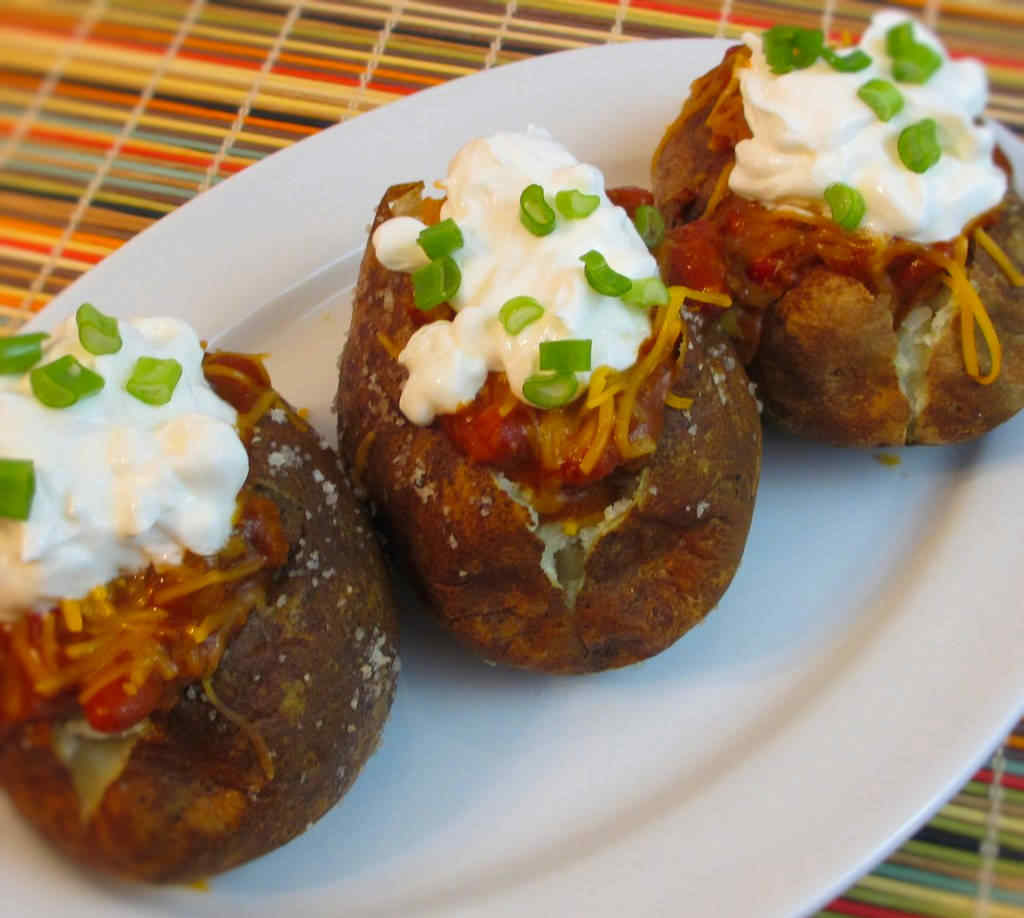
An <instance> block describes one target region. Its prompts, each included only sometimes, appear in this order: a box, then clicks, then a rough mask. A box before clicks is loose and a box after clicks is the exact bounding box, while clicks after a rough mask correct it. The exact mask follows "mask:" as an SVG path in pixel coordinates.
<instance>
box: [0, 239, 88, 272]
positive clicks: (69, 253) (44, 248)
mask: <svg viewBox="0 0 1024 918" xmlns="http://www.w3.org/2000/svg"><path fill="white" fill-rule="evenodd" d="M0 243H3V244H4V245H9V246H13V247H14V248H16V249H24V250H25V251H28V252H41V253H42V254H44V255H49V254H50V253H51V252H53V249H54V246H53V245H47V244H46V243H44V242H26V241H25V240H24V239H11V238H10V237H9V236H4V235H2V234H0ZM60 254H61V256H62V257H65V258H74V259H77V260H78V261H87V262H89V264H91V265H98V264H99V263H100V262H101V261H102V260H103V258H104V256H103V255H97V254H95V253H94V252H80V251H79V250H78V249H75V248H71V247H69V248H66V249H63V250H62V251H61V253H60Z"/></svg>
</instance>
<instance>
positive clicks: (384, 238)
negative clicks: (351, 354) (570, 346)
mask: <svg viewBox="0 0 1024 918" xmlns="http://www.w3.org/2000/svg"><path fill="white" fill-rule="evenodd" d="M531 184H538V185H540V186H541V187H542V188H543V189H544V192H545V197H546V198H547V200H548V202H549V203H551V204H552V205H553V202H554V196H555V194H556V193H557V192H559V191H562V190H566V189H576V190H579V191H582V192H583V193H585V194H591V195H597V196H598V197H599V198H600V204H599V205H598V207H597V209H596V210H595V211H594V212H593V213H592V214H590V215H589V216H587V217H584V218H582V219H578V220H573V219H567V218H565V217H563V216H562V215H561V214H558V216H557V219H556V224H555V229H554V231H553V232H552V233H550V234H549V235H547V236H535V235H533V234H532V233H530V232H529V231H528V230H527V229H526V228H525V227H524V226H523V225H522V223H521V222H520V220H519V198H520V195H521V194H522V192H523V189H524V188H526V186H527V185H531ZM443 185H444V187H445V190H446V192H447V199H446V201H445V203H444V205H443V206H442V208H441V218H442V219H447V218H449V217H450V218H452V219H453V220H454V221H455V222H456V223H457V224H458V226H459V228H460V229H461V231H462V236H463V239H464V245H463V246H462V248H460V249H458V250H456V251H455V252H454V253H453V254H452V257H453V258H454V259H455V261H456V263H457V264H458V266H459V269H460V270H461V272H462V283H461V285H460V287H459V291H458V293H457V294H456V295H455V297H454V298H453V299H452V303H451V305H452V308H453V309H454V310H455V312H456V313H457V315H456V317H455V319H454V320H452V321H448V320H446V319H442V320H438V321H435V322H431V323H429V324H427V325H424V326H422V327H421V328H419V329H418V330H417V331H416V332H415V333H414V334H413V336H412V337H411V338H410V339H409V342H408V343H407V344H406V346H405V348H404V349H403V350H402V352H401V354H400V355H399V358H398V359H399V361H400V362H401V363H402V364H403V365H404V366H405V367H406V368H407V369H408V370H409V378H408V380H407V381H406V383H405V387H404V388H403V390H402V396H401V400H400V402H399V407H400V408H401V410H402V412H403V413H404V414H405V416H406V417H407V418H409V420H410V421H412V422H413V423H414V424H420V425H423V424H429V423H431V421H433V419H434V417H435V416H436V415H437V414H444V413H450V412H453V411H455V410H457V409H458V407H459V406H460V405H463V404H466V403H468V402H471V401H472V400H473V398H474V397H475V396H476V394H477V392H479V390H480V388H481V386H483V384H484V381H485V380H486V378H487V374H488V372H490V371H500V372H503V373H505V374H507V376H508V381H509V385H510V387H511V389H512V391H513V393H515V394H516V396H517V397H519V398H522V390H523V383H524V381H525V380H526V379H527V378H528V377H530V376H531V375H533V374H534V373H536V372H537V370H538V352H539V347H540V343H541V342H542V341H553V340H561V339H565V338H583V339H590V340H591V342H592V351H591V366H592V367H594V368H595V369H596V368H597V367H599V366H602V365H605V366H609V367H612V368H613V369H616V370H624V369H626V368H628V367H630V366H632V365H633V364H634V363H635V362H636V358H637V352H638V349H639V347H640V345H641V344H642V343H643V342H644V340H645V339H646V338H647V337H648V336H649V335H650V333H651V327H650V320H649V319H648V316H647V312H646V310H641V309H632V308H630V307H629V306H627V305H626V304H625V303H623V302H622V300H621V299H619V298H617V297H610V296H604V295H602V294H599V293H597V292H596V291H595V290H593V289H592V288H591V287H590V285H589V284H588V282H587V280H586V277H585V276H584V271H583V268H584V266H583V262H581V261H580V256H581V255H583V254H584V253H586V252H588V251H590V250H591V249H595V250H597V251H598V252H600V253H601V254H602V255H604V257H605V259H606V260H607V262H608V264H609V265H610V266H611V267H612V268H613V269H614V270H615V271H617V272H618V273H620V274H624V275H626V276H627V277H629V278H631V279H636V278H642V277H652V276H656V275H657V274H658V266H657V263H656V262H655V260H654V257H653V256H652V255H651V254H650V252H649V251H648V250H647V246H646V245H645V244H644V242H643V240H642V239H641V238H640V235H639V233H638V232H637V230H636V227H634V225H633V222H632V221H631V220H630V219H629V216H628V214H627V213H626V211H625V210H623V209H622V208H621V207H617V206H615V205H614V204H612V202H611V201H610V200H609V199H608V196H607V194H606V193H605V186H604V176H603V175H602V174H601V171H600V170H599V169H597V168H596V167H595V166H591V165H587V164H585V163H581V162H579V161H578V160H577V159H576V157H574V156H573V155H572V154H571V153H570V152H569V151H568V150H567V149H566V148H565V147H564V146H562V145H561V144H559V143H557V142H556V141H555V140H553V139H552V137H551V135H550V134H548V133H547V132H546V131H544V130H541V129H539V128H532V127H531V128H530V129H528V130H527V131H526V132H525V133H499V134H495V135H494V136H492V137H488V138H484V139H478V140H474V141H472V142H471V143H469V144H468V145H466V146H465V147H464V148H463V149H462V150H461V151H460V152H459V153H458V154H457V155H456V156H455V158H454V160H453V161H452V163H451V166H450V168H449V171H448V177H447V179H445V180H444V182H443ZM399 221H402V222H401V223H399ZM422 229H423V224H422V223H419V221H416V220H412V219H411V218H408V217H397V218H394V219H392V220H388V221H386V222H384V223H382V224H381V225H380V226H379V227H378V228H377V230H376V231H375V232H374V235H373V245H374V250H375V252H376V254H377V258H378V259H379V260H380V261H381V263H382V264H384V265H385V266H386V267H389V268H392V269H393V270H409V267H408V266H409V265H410V264H411V263H412V260H413V258H414V256H415V245H414V244H415V239H416V236H417V235H418V233H419V232H420V230H422ZM516 296H531V297H533V298H534V299H536V300H537V301H538V302H539V303H540V304H541V305H542V306H543V307H544V314H543V316H541V318H540V319H538V320H537V321H535V322H533V323H532V324H530V325H528V326H527V327H526V328H525V329H523V330H522V331H521V332H520V333H519V334H518V335H510V334H509V333H508V332H506V331H505V329H504V327H503V326H502V324H501V322H500V320H499V318H498V312H499V310H500V309H501V307H502V306H503V305H504V304H505V302H507V301H508V300H510V299H511V298H512V297H516ZM589 377H590V374H589V373H580V374H578V379H579V381H580V383H581V389H582V386H583V384H584V383H586V381H588V380H589Z"/></svg>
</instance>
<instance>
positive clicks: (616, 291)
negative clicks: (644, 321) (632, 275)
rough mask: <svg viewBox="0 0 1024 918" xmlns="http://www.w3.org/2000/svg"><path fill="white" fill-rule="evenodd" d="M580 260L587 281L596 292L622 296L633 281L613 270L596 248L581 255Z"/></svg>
mask: <svg viewBox="0 0 1024 918" xmlns="http://www.w3.org/2000/svg"><path fill="white" fill-rule="evenodd" d="M580 261H582V262H583V264H584V268H583V273H584V274H586V276H587V283H588V284H590V286H591V287H592V288H593V289H594V290H596V291H597V292H598V293H603V294H604V295H605V296H622V294H624V293H626V292H627V291H628V290H629V288H630V287H632V286H633V282H632V281H631V280H630V279H629V278H628V277H626V275H625V274H619V272H618V271H613V270H612V269H611V268H610V267H609V266H608V262H607V261H605V259H604V255H602V254H601V253H600V252H598V251H597V250H596V249H591V250H590V251H589V252H587V253H586V254H584V255H581V256H580Z"/></svg>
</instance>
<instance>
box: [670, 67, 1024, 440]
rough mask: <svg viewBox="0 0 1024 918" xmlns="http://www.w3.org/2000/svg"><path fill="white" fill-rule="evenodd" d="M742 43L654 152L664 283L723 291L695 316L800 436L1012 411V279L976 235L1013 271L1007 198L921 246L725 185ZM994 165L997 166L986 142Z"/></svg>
mask: <svg viewBox="0 0 1024 918" xmlns="http://www.w3.org/2000/svg"><path fill="white" fill-rule="evenodd" d="M749 53H750V52H749V51H748V49H747V48H745V47H734V48H731V49H729V50H728V51H727V52H726V54H725V57H724V59H723V61H722V63H721V64H720V65H719V66H718V67H716V68H715V69H714V70H712V71H711V72H709V73H708V74H706V75H704V76H703V77H701V78H699V79H698V80H697V81H695V82H694V84H693V86H692V88H691V93H690V97H689V99H688V100H687V102H686V103H685V104H684V106H683V109H682V111H681V113H680V116H679V117H678V118H677V119H676V121H675V122H674V123H672V124H671V125H670V126H669V127H668V129H667V131H666V133H665V136H664V138H663V139H662V141H661V144H660V145H659V147H658V149H657V150H656V152H655V154H654V158H653V163H652V182H653V189H654V194H655V199H656V202H657V205H658V207H659V208H660V210H661V211H662V213H663V215H664V217H665V220H666V224H667V227H668V233H667V237H666V240H665V243H664V244H663V246H662V247H661V249H660V252H659V262H660V264H661V267H662V270H663V273H664V274H665V276H666V279H667V280H669V281H670V282H674V283H680V284H686V285H689V286H693V287H696V288H698V289H701V290H705V291H714V292H717V293H720V294H725V295H726V296H728V297H729V298H731V301H732V305H731V306H730V307H729V308H728V309H725V310H722V309H720V308H716V307H714V306H708V307H705V310H704V317H705V322H706V323H708V324H713V325H717V326H720V327H722V328H724V329H725V330H727V332H728V333H729V334H730V336H731V337H732V339H733V340H734V342H735V343H736V345H737V349H738V351H739V352H740V354H741V356H742V359H743V361H744V363H745V365H746V366H747V368H748V371H749V373H750V376H751V378H752V379H753V380H755V381H756V383H757V385H758V392H759V395H760V397H761V399H762V400H763V402H764V408H765V415H766V417H768V418H770V419H772V420H774V421H775V422H776V423H778V424H779V425H780V426H782V427H784V428H786V429H788V430H790V431H792V432H793V433H796V434H798V435H800V436H805V437H809V438H812V439H815V440H820V441H824V442H828V443H833V444H838V445H852V446H876V445H902V444H908V443H923V444H942V443H954V442H958V441H962V440H968V439H971V438H973V437H977V436H979V435H981V434H983V433H985V432H986V431H988V430H991V429H992V428H993V427H995V426H997V425H998V424H1000V423H1002V422H1004V421H1006V420H1007V419H1008V418H1010V417H1012V416H1013V415H1014V414H1015V413H1016V412H1017V411H1019V410H1020V409H1021V407H1022V406H1024V287H1020V286H1014V284H1013V281H1012V280H1011V277H1010V275H1009V274H1008V273H1007V272H1006V271H1004V270H1003V269H1002V268H1000V267H999V265H998V264H997V263H996V261H995V260H994V259H993V256H992V255H991V254H990V252H989V250H987V249H986V248H984V247H983V246H982V245H980V244H979V242H978V236H977V233H976V232H975V231H976V230H977V229H979V228H980V229H982V230H983V232H984V233H987V235H988V237H989V238H990V239H991V240H992V241H994V242H995V244H996V247H997V248H998V249H999V250H1001V251H1002V252H1003V253H1005V255H1006V256H1007V257H1008V258H1009V261H1010V262H1011V263H1012V264H1015V265H1017V266H1021V265H1024V204H1022V202H1021V199H1020V198H1019V197H1018V196H1017V194H1016V193H1015V192H1014V191H1013V190H1010V191H1009V192H1008V193H1007V194H1006V196H1005V199H1004V200H1003V202H1002V204H1001V205H1000V206H999V207H997V208H996V209H995V210H993V211H990V212H988V213H986V214H984V215H983V216H982V217H981V218H979V219H978V220H976V221H974V223H973V224H972V225H970V226H968V227H966V228H965V230H964V234H963V236H962V237H961V240H962V241H955V242H950V243H940V244H935V245H930V246H923V245H918V244H915V243H910V242H907V241H905V240H901V239H897V238H893V237H884V238H882V237H879V236H877V235H872V234H870V233H867V232H860V231H858V232H854V233H850V232H846V231H844V230H843V229H841V228H840V227H839V226H837V225H836V224H835V223H832V221H830V220H829V219H828V218H821V219H817V220H814V219H810V218H807V217H805V216H803V217H802V216H799V215H797V214H795V213H793V212H792V211H790V212H787V211H783V210H769V209H767V208H765V207H763V206H762V205H761V204H759V203H756V202H754V201H751V200H747V199H744V198H742V197H740V196H739V195H737V194H735V193H734V192H733V191H731V190H730V189H729V187H728V185H727V180H728V175H729V169H730V168H731V166H732V164H733V162H734V160H735V154H734V148H735V146H736V144H737V143H739V142H740V141H742V140H744V139H746V138H747V137H749V136H750V130H749V127H748V125H747V123H746V120H745V117H744V111H743V106H742V101H741V99H740V97H739V93H738V92H736V90H735V86H736V81H735V77H734V74H735V72H736V69H737V67H742V66H744V62H745V60H747V59H749ZM879 155H881V154H879ZM996 159H997V162H998V163H999V164H1000V165H1001V166H1002V167H1003V168H1004V169H1005V170H1006V171H1007V172H1009V171H1010V167H1009V164H1008V162H1007V161H1006V159H1005V158H1004V157H1002V154H1001V153H999V151H997V156H996ZM1011 186H1012V183H1011ZM943 259H946V260H947V262H946V263H948V261H950V260H952V261H957V262H959V263H960V264H961V265H962V266H963V271H964V273H965V275H966V280H967V281H968V282H969V285H970V287H971V288H973V290H974V291H975V293H976V294H977V297H978V299H979V300H980V303H981V304H983V306H982V307H981V312H986V311H987V316H988V318H989V319H990V320H991V330H992V334H991V335H989V334H983V328H982V325H981V324H980V322H979V326H978V328H977V329H975V328H974V321H975V319H974V314H975V313H976V312H977V311H976V309H975V307H973V306H970V305H968V303H967V296H966V295H965V294H964V293H963V291H962V290H961V291H960V292H959V293H957V294H954V290H953V286H954V285H951V284H950V283H949V281H950V279H951V278H950V275H949V274H948V273H947V271H946V270H944V268H943ZM968 293H969V291H968ZM960 300H963V301H964V302H960ZM971 302H972V303H973V300H972V301H971ZM977 314H979V315H980V313H977ZM968 326H970V327H968ZM965 332H966V333H967V334H968V336H969V338H968V340H967V341H965V340H964V334H965ZM994 348H998V349H999V350H1000V351H1001V354H994V353H993V349H994ZM1000 358H1001V359H1000ZM971 359H975V360H976V361H977V368H976V370H974V372H973V373H972V372H970V371H969V365H968V364H969V361H970V360H971ZM993 375H994V376H995V379H994V380H991V379H989V378H988V377H991V376H993ZM979 379H980V380H981V382H979Z"/></svg>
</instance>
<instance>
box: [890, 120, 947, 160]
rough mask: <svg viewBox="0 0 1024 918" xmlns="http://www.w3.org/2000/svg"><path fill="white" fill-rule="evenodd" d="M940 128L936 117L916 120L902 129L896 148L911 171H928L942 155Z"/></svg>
mask: <svg viewBox="0 0 1024 918" xmlns="http://www.w3.org/2000/svg"><path fill="white" fill-rule="evenodd" d="M938 131H939V128H938V125H937V124H936V123H935V119H934V118H925V119H924V120H922V121H916V122H914V123H913V124H911V125H909V126H907V127H905V128H904V129H903V130H902V131H900V136H899V138H898V139H897V141H896V150H897V151H898V152H899V155H900V161H901V162H902V163H903V165H904V166H906V167H907V168H908V169H909V170H910V171H911V172H918V173H921V172H927V171H928V170H929V169H931V167H932V166H934V165H935V164H936V163H937V162H938V161H939V158H940V157H941V156H942V147H940V146H939V133H938Z"/></svg>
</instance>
